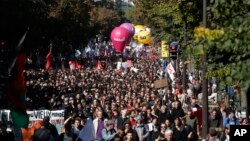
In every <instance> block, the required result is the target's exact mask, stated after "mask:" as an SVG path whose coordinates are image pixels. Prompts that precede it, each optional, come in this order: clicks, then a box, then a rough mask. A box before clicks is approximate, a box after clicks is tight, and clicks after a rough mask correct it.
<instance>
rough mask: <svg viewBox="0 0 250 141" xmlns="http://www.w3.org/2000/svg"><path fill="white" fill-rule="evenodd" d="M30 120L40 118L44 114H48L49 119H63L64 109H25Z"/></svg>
mask: <svg viewBox="0 0 250 141" xmlns="http://www.w3.org/2000/svg"><path fill="white" fill-rule="evenodd" d="M27 113H28V115H29V120H30V121H35V120H42V119H43V118H44V117H45V116H49V117H50V120H57V119H64V110H56V111H50V110H37V111H27Z"/></svg>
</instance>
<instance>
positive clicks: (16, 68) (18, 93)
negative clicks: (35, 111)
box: [6, 28, 29, 128]
mask: <svg viewBox="0 0 250 141" xmlns="http://www.w3.org/2000/svg"><path fill="white" fill-rule="evenodd" d="M28 31H29V28H28V29H27V31H26V32H25V33H24V35H23V36H22V38H21V39H20V41H19V43H18V45H17V46H16V49H15V56H14V59H13V60H12V62H11V64H10V66H9V68H8V74H9V75H11V74H12V75H11V76H10V83H9V86H8V87H7V91H6V97H7V99H8V106H9V108H10V115H11V118H12V122H13V124H14V126H16V127H19V128H27V127H28V122H29V116H28V114H27V112H26V100H25V93H26V83H25V79H24V72H23V71H24V62H25V59H26V55H25V54H24V53H20V51H21V49H22V46H23V42H24V40H25V38H26V35H27V33H28Z"/></svg>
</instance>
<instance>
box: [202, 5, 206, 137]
mask: <svg viewBox="0 0 250 141" xmlns="http://www.w3.org/2000/svg"><path fill="white" fill-rule="evenodd" d="M202 23H203V27H206V26H207V0H203V17H202ZM206 72H207V54H206V53H205V54H204V55H203V56H202V74H201V79H202V140H206V137H207V133H208V124H207V123H208V117H207V116H208V95H207V94H208V86H207V85H208V81H207V78H206Z"/></svg>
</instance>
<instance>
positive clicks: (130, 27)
mask: <svg viewBox="0 0 250 141" xmlns="http://www.w3.org/2000/svg"><path fill="white" fill-rule="evenodd" d="M120 27H124V28H126V29H127V30H128V31H129V32H130V34H131V36H133V35H134V33H135V28H134V26H133V25H132V24H131V23H123V24H121V25H120Z"/></svg>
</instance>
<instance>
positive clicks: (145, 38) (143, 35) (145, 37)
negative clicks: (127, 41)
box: [137, 31, 151, 44]
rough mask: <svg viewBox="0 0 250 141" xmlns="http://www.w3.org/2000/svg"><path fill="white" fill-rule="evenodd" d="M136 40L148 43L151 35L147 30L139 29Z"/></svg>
mask: <svg viewBox="0 0 250 141" xmlns="http://www.w3.org/2000/svg"><path fill="white" fill-rule="evenodd" d="M137 40H138V42H139V43H141V44H149V43H150V41H151V35H150V32H148V31H141V32H139V33H138V39H137Z"/></svg>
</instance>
